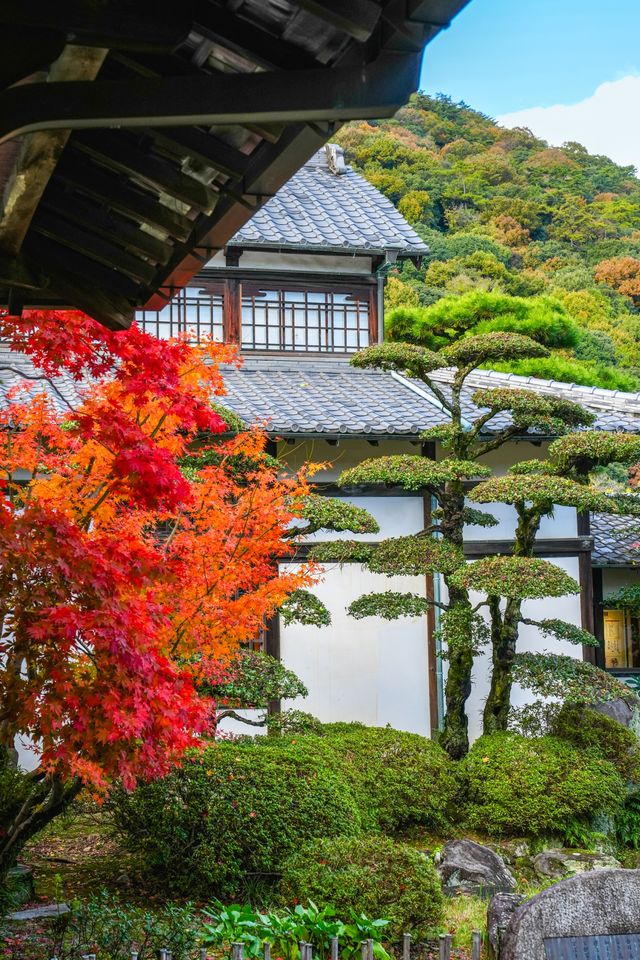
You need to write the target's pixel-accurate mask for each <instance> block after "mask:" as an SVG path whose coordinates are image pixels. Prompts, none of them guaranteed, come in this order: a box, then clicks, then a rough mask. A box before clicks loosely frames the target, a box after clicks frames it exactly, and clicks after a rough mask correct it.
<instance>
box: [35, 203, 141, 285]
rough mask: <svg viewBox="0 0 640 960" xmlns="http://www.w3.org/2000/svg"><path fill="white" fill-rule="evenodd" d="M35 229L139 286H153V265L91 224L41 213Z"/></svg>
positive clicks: (44, 212)
mask: <svg viewBox="0 0 640 960" xmlns="http://www.w3.org/2000/svg"><path fill="white" fill-rule="evenodd" d="M32 230H33V231H35V233H38V234H41V235H42V236H43V237H49V238H50V239H51V240H55V241H56V242H57V243H60V244H62V246H63V247H69V249H71V250H77V251H78V253H81V254H82V255H83V256H86V257H90V258H91V259H92V260H96V261H97V262H98V263H103V264H104V265H105V266H107V267H110V268H111V269H113V270H117V271H118V273H122V274H124V275H125V276H127V277H131V279H133V280H136V281H139V282H140V283H151V281H152V280H153V277H154V276H155V267H154V265H153V264H151V263H149V262H148V261H147V260H142V259H140V257H136V256H133V255H132V254H130V253H127V252H126V251H124V250H123V249H122V247H119V246H117V245H116V244H114V243H112V242H111V241H110V240H105V239H104V238H103V237H99V236H98V235H97V234H95V233H93V231H92V229H91V222H90V221H89V222H88V223H87V226H86V227H84V228H83V227H80V226H78V225H77V224H74V223H69V222H68V221H65V220H63V219H62V218H61V217H59V216H57V215H56V214H52V213H47V212H46V211H44V210H42V211H40V212H39V213H38V215H37V217H36V219H35V220H34V222H33V226H32Z"/></svg>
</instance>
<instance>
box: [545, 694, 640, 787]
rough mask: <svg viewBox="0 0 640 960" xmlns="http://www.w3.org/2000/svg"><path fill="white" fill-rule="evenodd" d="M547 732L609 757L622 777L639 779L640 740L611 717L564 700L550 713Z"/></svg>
mask: <svg viewBox="0 0 640 960" xmlns="http://www.w3.org/2000/svg"><path fill="white" fill-rule="evenodd" d="M551 733H552V734H553V736H555V737H560V739H561V740H566V741H567V742H568V743H572V744H573V746H574V747H577V748H578V749H579V750H580V751H584V750H590V751H591V752H593V753H595V754H597V755H599V756H601V757H602V758H603V759H604V760H610V761H611V763H612V764H613V765H614V767H615V768H616V770H617V771H618V773H619V774H620V776H621V777H622V778H623V779H624V780H627V781H631V782H633V783H639V782H640V740H639V739H638V737H637V736H636V734H635V733H634V732H633V730H629V729H627V727H625V726H623V725H622V724H621V723H618V721H617V720H614V719H613V718H612V717H607V716H605V715H604V714H602V713H597V712H596V711H595V710H589V709H587V708H586V707H581V706H579V705H578V704H574V703H567V704H565V705H564V706H563V707H562V709H561V710H560V712H559V713H558V714H557V715H556V716H555V717H554V719H553V721H552V723H551Z"/></svg>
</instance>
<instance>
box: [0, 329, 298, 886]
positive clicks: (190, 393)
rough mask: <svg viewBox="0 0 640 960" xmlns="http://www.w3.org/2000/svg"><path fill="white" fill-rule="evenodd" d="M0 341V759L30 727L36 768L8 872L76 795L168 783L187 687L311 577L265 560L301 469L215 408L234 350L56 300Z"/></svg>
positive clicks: (184, 745)
mask: <svg viewBox="0 0 640 960" xmlns="http://www.w3.org/2000/svg"><path fill="white" fill-rule="evenodd" d="M0 335H2V337H3V339H5V340H8V341H9V342H10V344H11V346H12V347H13V348H14V349H15V350H20V351H22V352H24V353H26V354H28V355H29V357H30V359H31V361H32V364H33V369H34V370H35V373H33V374H32V375H31V379H30V380H28V381H27V384H26V386H25V388H24V389H23V388H21V387H18V388H15V389H14V391H12V393H11V396H10V398H9V402H8V403H7V404H5V405H4V406H3V407H2V409H0V458H1V460H0V469H1V471H2V475H3V478H4V481H3V489H2V493H1V496H0V704H1V705H0V748H3V750H2V749H0V753H4V757H5V758H8V757H10V755H11V753H12V751H13V749H14V744H15V742H16V738H27V739H28V740H29V741H30V742H31V743H32V744H34V750H35V752H36V754H37V760H38V763H37V768H36V770H34V771H33V772H32V773H31V774H30V775H29V777H28V778H27V779H26V780H25V779H24V778H21V779H20V785H19V787H18V786H16V790H15V803H13V804H9V805H8V809H7V810H5V811H4V813H3V816H2V820H3V822H0V831H1V833H0V875H1V874H2V872H3V871H5V870H6V869H7V868H8V867H9V866H10V865H11V864H12V862H13V861H14V860H15V856H16V854H17V853H18V852H19V850H20V849H21V848H22V846H23V845H24V843H25V842H26V840H27V839H29V837H31V836H33V834H34V833H35V832H36V831H37V830H39V829H40V828H41V827H42V826H43V825H44V824H45V823H46V822H48V821H49V820H50V819H52V817H54V816H55V815H57V814H58V813H59V812H60V811H61V810H63V809H64V808H65V807H66V806H67V805H68V803H69V802H70V801H71V800H72V799H73V797H75V796H76V795H77V793H78V792H79V791H80V790H81V789H82V788H83V787H84V786H89V787H91V788H93V789H95V790H98V791H100V790H104V789H105V788H106V786H107V785H108V784H109V782H110V781H111V780H112V779H114V778H118V779H120V780H122V781H123V782H124V783H125V785H127V786H133V785H134V784H135V783H136V782H137V781H139V780H140V779H149V778H153V777H157V776H161V775H162V774H164V773H165V772H166V771H167V770H169V769H170V768H171V767H172V766H173V765H175V764H176V763H178V762H179V760H180V758H181V756H182V755H183V754H184V752H185V750H187V749H188V748H190V747H193V746H195V745H197V743H198V742H199V738H200V737H201V735H202V734H203V733H206V732H207V730H208V729H209V726H210V722H211V704H210V701H207V700H206V699H205V698H203V697H201V696H199V694H198V688H199V687H201V686H202V685H203V682H206V681H207V679H208V677H209V675H210V674H211V673H212V672H213V673H214V674H215V677H216V679H219V676H220V661H221V660H224V658H225V657H226V656H228V655H229V654H231V653H233V652H234V651H236V650H237V649H238V646H239V644H240V643H242V642H243V641H247V640H249V639H251V638H253V637H255V636H256V635H257V632H258V631H259V629H260V627H261V625H262V624H263V622H264V620H265V618H266V617H268V616H269V615H271V614H272V613H273V612H274V611H275V610H276V609H277V608H278V607H279V605H280V604H281V603H282V602H283V601H284V600H285V599H286V598H287V596H288V595H289V594H290V593H291V592H293V591H294V590H296V589H298V588H299V587H301V586H303V585H305V584H307V583H309V582H310V580H311V577H312V573H311V571H310V570H309V568H298V569H296V570H295V571H293V572H289V573H284V574H283V573H279V572H278V565H277V563H276V562H275V560H274V558H276V557H278V556H283V555H286V554H287V552H288V551H289V550H290V549H291V547H290V546H289V545H288V543H287V541H286V539H285V537H284V535H285V532H286V529H287V527H288V526H289V525H290V523H291V520H292V518H293V517H294V516H296V515H298V508H299V505H301V503H302V499H303V497H304V496H305V495H306V493H307V486H306V482H305V478H304V476H301V475H297V476H293V477H289V478H282V477H279V476H278V475H277V473H276V471H275V470H274V467H273V466H272V465H271V464H270V461H269V458H268V457H266V455H265V437H264V435H263V434H262V433H261V432H259V431H257V430H245V431H241V432H240V433H236V434H230V433H229V431H228V429H227V424H226V422H225V420H224V419H223V417H222V416H221V415H220V413H219V412H217V410H216V407H215V404H213V403H212V399H213V398H214V397H215V395H221V394H222V393H223V390H224V387H223V380H222V376H221V373H220V364H221V363H222V362H232V361H233V359H234V357H233V354H232V352H231V351H230V350H229V349H228V348H226V347H223V346H220V345H217V344H214V343H209V344H205V345H203V346H199V347H194V346H192V345H190V344H189V343H188V342H187V341H186V340H185V339H177V340H169V341H162V340H157V339H156V338H154V337H152V336H150V335H149V334H147V333H145V332H143V331H142V330H140V329H139V328H137V327H136V326H133V327H132V328H131V330H129V331H127V332H120V333H110V332H109V331H106V330H104V329H103V328H102V327H101V326H99V325H98V324H97V323H95V322H94V321H93V320H91V319H89V318H87V317H85V316H83V315H82V314H78V313H70V312H64V313H61V312H59V311H58V312H46V311H39V312H32V313H31V314H30V315H29V316H28V317H27V318H26V319H20V318H16V317H10V316H4V317H1V318H0ZM8 366H9V367H12V366H14V364H13V363H12V362H11V361H10V362H9V363H8ZM15 367H16V369H17V370H18V371H20V364H19V363H17V364H15ZM4 369H5V370H6V369H7V365H5V367H4ZM1 372H2V367H0V375H1ZM63 373H64V374H66V375H67V376H69V375H70V376H71V377H73V378H74V379H75V380H77V381H79V385H78V392H79V397H80V399H79V402H78V403H75V404H71V403H70V402H69V399H68V396H67V395H66V394H65V392H64V391H60V389H59V386H58V384H59V383H60V382H61V381H60V379H59V377H60V375H61V374H63ZM40 380H43V381H44V380H47V381H48V389H47V390H46V391H45V390H44V389H42V388H43V386H44V384H39V382H38V381H40ZM1 763H2V760H0V764H1ZM0 772H1V771H0ZM5 775H7V776H9V775H10V767H9V766H7V764H6V763H5Z"/></svg>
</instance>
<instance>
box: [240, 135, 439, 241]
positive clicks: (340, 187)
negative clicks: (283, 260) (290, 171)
mask: <svg viewBox="0 0 640 960" xmlns="http://www.w3.org/2000/svg"><path fill="white" fill-rule="evenodd" d="M234 244H235V245H239V246H251V247H261V248H272V249H273V248H275V249H279V248H282V247H289V248H296V249H298V250H301V249H302V250H319V249H322V250H324V251H331V250H340V251H349V252H360V253H367V252H371V253H374V252H378V253H384V252H385V251H387V250H389V251H391V250H395V251H397V252H398V253H399V255H400V256H407V257H408V256H421V255H422V254H424V253H426V252H427V247H426V245H425V243H424V241H423V240H421V239H420V237H419V236H418V234H417V233H416V232H415V230H413V228H412V227H410V226H409V224H408V223H407V221H406V220H405V219H404V217H403V216H402V215H401V214H400V213H398V211H397V210H396V208H395V207H394V206H393V204H392V203H391V201H390V200H387V198H386V197H384V196H383V195H382V194H381V193H380V191H379V190H376V188H375V187H372V186H371V184H370V183H368V182H367V181H366V180H365V179H364V177H361V176H360V174H358V173H355V172H354V171H353V170H352V169H351V167H349V166H346V165H345V164H344V161H343V160H342V151H341V150H340V148H339V147H336V146H335V145H333V144H330V145H329V149H326V148H325V149H323V150H320V151H319V152H318V153H317V154H316V155H315V156H314V157H312V159H311V160H310V161H309V162H308V163H306V164H305V165H304V167H302V168H301V169H300V170H299V171H298V173H296V174H294V176H293V177H292V178H291V180H289V182H288V183H285V185H284V186H283V187H280V189H279V190H278V193H277V194H276V195H275V196H274V197H272V198H271V200H269V201H268V202H267V203H266V204H265V205H264V206H263V207H262V208H261V209H260V210H258V211H257V213H255V214H254V215H253V217H252V218H251V220H249V221H248V222H247V223H246V224H245V225H244V227H242V229H241V230H239V231H238V233H237V234H236V235H235V237H233V239H232V240H231V241H230V245H231V246H233V245H234Z"/></svg>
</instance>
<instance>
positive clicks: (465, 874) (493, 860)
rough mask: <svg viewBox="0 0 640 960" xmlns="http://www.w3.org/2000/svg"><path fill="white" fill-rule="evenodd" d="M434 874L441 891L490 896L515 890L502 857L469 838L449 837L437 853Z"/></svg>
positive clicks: (513, 880)
mask: <svg viewBox="0 0 640 960" xmlns="http://www.w3.org/2000/svg"><path fill="white" fill-rule="evenodd" d="M438 873H439V874H440V879H441V880H442V889H443V891H444V893H445V894H448V895H449V896H453V895H455V894H456V893H473V894H477V895H479V896H490V895H491V894H493V893H498V892H511V891H512V890H515V886H516V881H515V878H514V876H513V874H512V873H511V871H510V870H509V868H508V867H507V866H506V864H505V862H504V860H503V859H502V857H500V856H498V854H497V853H494V851H493V850H490V849H489V847H484V846H482V844H480V843H475V842H474V841H473V840H451V841H449V843H447V844H445V846H444V847H443V848H442V852H441V854H440V863H439V864H438Z"/></svg>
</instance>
